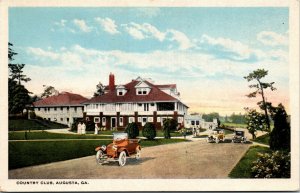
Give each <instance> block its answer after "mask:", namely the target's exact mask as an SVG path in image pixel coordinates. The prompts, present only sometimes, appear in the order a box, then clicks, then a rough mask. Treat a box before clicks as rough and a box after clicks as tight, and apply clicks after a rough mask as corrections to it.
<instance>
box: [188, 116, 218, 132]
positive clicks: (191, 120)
mask: <svg viewBox="0 0 300 193" xmlns="http://www.w3.org/2000/svg"><path fill="white" fill-rule="evenodd" d="M184 124H185V127H186V128H202V129H215V128H216V127H217V126H218V121H217V119H213V121H212V122H206V121H205V120H204V119H203V118H202V115H186V116H185V117H184Z"/></svg>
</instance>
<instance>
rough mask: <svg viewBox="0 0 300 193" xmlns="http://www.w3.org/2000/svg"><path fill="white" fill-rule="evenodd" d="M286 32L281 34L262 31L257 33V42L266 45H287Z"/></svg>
mask: <svg viewBox="0 0 300 193" xmlns="http://www.w3.org/2000/svg"><path fill="white" fill-rule="evenodd" d="M287 35H288V33H286V36H285V35H281V34H278V33H275V32H273V31H262V32H260V33H258V34H257V36H256V38H257V40H258V41H259V42H261V43H262V44H264V45H267V46H287V45H288V37H287Z"/></svg>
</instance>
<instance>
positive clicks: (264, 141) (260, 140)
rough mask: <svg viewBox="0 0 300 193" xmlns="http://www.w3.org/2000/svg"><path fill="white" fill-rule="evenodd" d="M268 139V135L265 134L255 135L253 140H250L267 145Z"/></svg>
mask: <svg viewBox="0 0 300 193" xmlns="http://www.w3.org/2000/svg"><path fill="white" fill-rule="evenodd" d="M269 140H270V135H269V134H265V135H262V136H259V137H257V138H256V139H255V140H251V141H255V142H257V143H262V144H265V145H269Z"/></svg>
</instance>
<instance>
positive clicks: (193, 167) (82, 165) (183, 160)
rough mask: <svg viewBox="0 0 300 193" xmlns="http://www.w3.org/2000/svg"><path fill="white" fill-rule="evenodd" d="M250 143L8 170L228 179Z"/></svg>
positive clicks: (52, 175) (30, 174)
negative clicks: (122, 159) (106, 161)
mask: <svg viewBox="0 0 300 193" xmlns="http://www.w3.org/2000/svg"><path fill="white" fill-rule="evenodd" d="M249 146H250V145H249V144H233V143H219V144H215V143H206V141H205V140H199V141H190V142H184V143H177V144H169V145H161V146H156V147H147V148H144V149H143V150H142V158H141V159H140V160H135V159H128V160H127V163H126V165H125V166H124V167H120V166H118V164H117V163H116V162H111V163H109V164H106V165H103V166H100V165H97V164H96V161H95V157H94V156H88V157H83V158H79V159H73V160H67V161H62V162H55V163H51V164H45V165H40V166H33V167H27V168H23V169H16V170H11V171H9V178H10V179H107V178H111V179H117V178H124V179H132V178H139V179H147V178H160V179H162V178H171V179H175V178H177V179H186V178H194V179H196V178H227V175H228V173H229V172H230V171H231V169H232V168H233V167H234V166H235V164H236V163H237V162H238V161H239V160H240V158H241V157H242V156H243V154H244V153H245V152H246V151H247V149H248V147H249Z"/></svg>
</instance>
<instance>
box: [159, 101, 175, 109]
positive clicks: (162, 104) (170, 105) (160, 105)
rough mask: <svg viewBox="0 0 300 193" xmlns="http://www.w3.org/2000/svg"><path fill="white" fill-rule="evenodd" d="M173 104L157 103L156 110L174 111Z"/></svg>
mask: <svg viewBox="0 0 300 193" xmlns="http://www.w3.org/2000/svg"><path fill="white" fill-rule="evenodd" d="M174 110H175V104H174V103H171V102H162V103H157V111H174Z"/></svg>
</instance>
